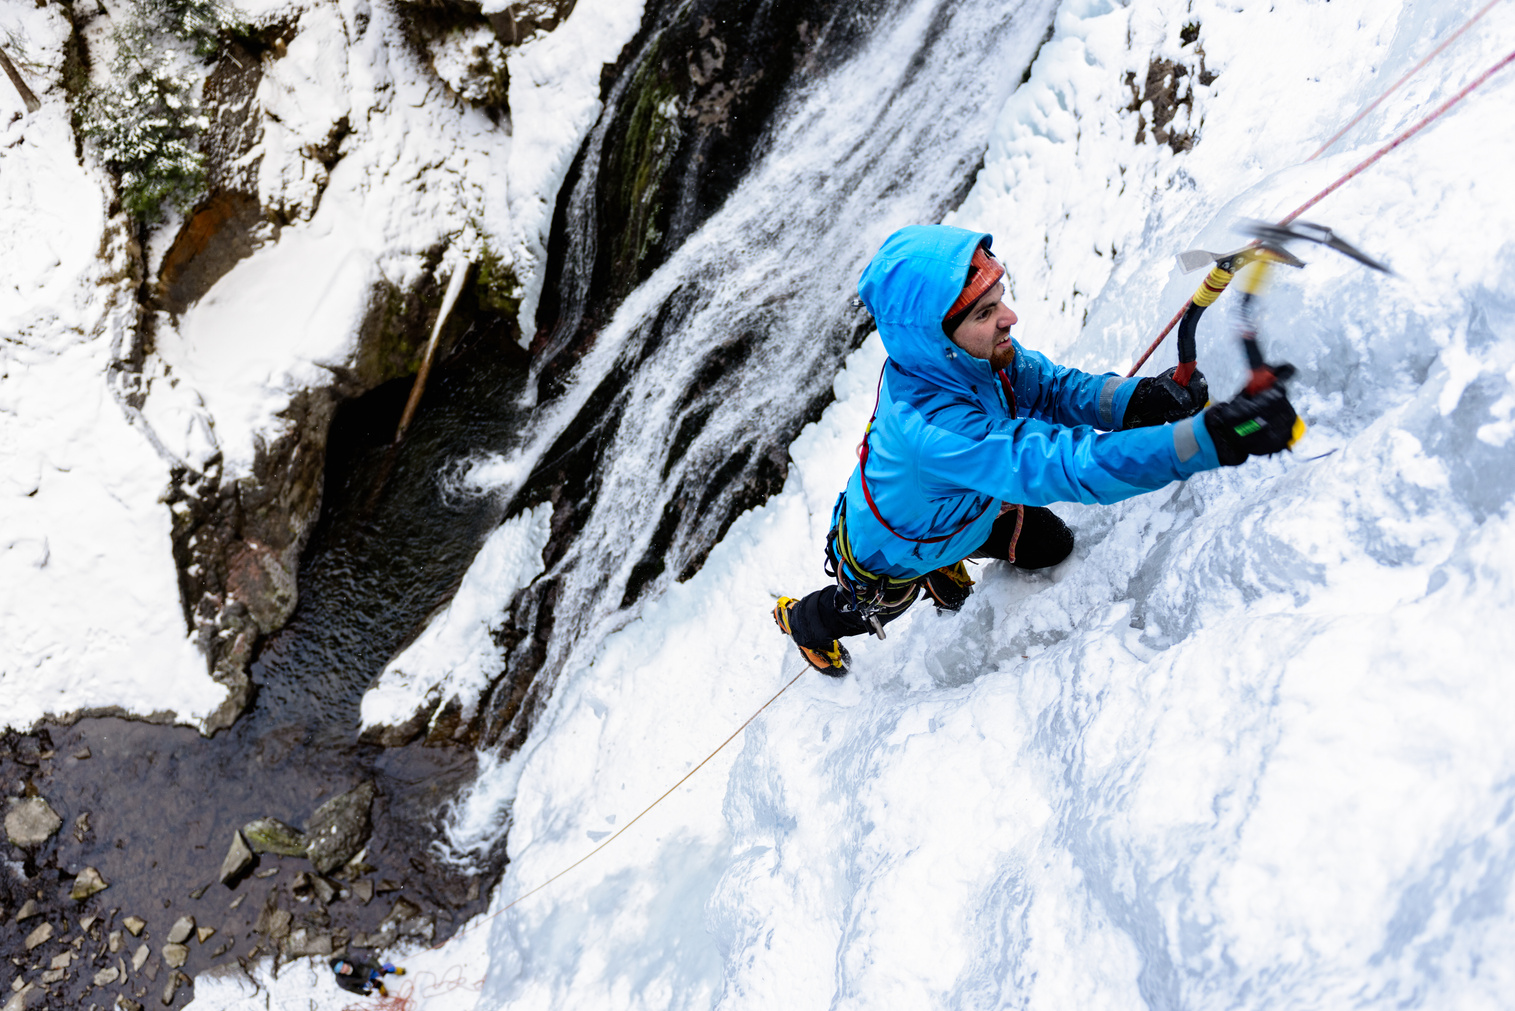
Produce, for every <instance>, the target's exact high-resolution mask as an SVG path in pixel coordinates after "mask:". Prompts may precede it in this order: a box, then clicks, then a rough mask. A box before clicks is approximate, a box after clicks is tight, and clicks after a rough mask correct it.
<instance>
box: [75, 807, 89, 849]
mask: <svg viewBox="0 0 1515 1011" xmlns="http://www.w3.org/2000/svg"><path fill="white" fill-rule="evenodd" d="M88 835H89V812H88V811H85V812H84V813H83V814H81V815H80V816H79V817H77V818H75V819H74V841H75V842H81V843H82V842H83V841H84V840H85V838H86V837H88Z"/></svg>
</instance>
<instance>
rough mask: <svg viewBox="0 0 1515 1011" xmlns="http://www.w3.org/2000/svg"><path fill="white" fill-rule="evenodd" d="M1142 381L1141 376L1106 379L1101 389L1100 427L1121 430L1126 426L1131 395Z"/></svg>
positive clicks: (1112, 430)
mask: <svg viewBox="0 0 1515 1011" xmlns="http://www.w3.org/2000/svg"><path fill="white" fill-rule="evenodd" d="M1139 382H1141V377H1139V376H1138V377H1136V378H1134V379H1122V378H1120V377H1119V376H1111V377H1110V378H1109V379H1106V380H1105V382H1104V384H1103V385H1102V386H1101V387H1100V391H1099V423H1100V427H1101V428H1103V429H1105V430H1106V431H1109V432H1119V431H1122V430H1124V429H1125V427H1126V407H1127V406H1128V405H1129V404H1130V403H1131V395H1132V394H1133V393H1135V392H1136V384H1137V383H1139Z"/></svg>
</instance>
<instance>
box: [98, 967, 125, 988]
mask: <svg viewBox="0 0 1515 1011" xmlns="http://www.w3.org/2000/svg"><path fill="white" fill-rule="evenodd" d="M120 975H121V974H120V972H119V971H118V970H117V969H116V967H115V966H113V965H108V966H106V967H105V968H104V969H101V970H100V971H99V972H97V973H95V986H110V985H111V984H112V983H114V982H115V981H116V980H117V978H119V977H120Z"/></svg>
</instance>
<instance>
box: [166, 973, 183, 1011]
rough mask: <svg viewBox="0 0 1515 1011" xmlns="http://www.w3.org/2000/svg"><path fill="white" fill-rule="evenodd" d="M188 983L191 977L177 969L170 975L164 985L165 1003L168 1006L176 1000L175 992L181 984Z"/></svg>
mask: <svg viewBox="0 0 1515 1011" xmlns="http://www.w3.org/2000/svg"><path fill="white" fill-rule="evenodd" d="M181 982H183V983H188V982H189V977H188V976H186V975H184V973H182V972H180V971H179V970H177V969H175V970H174V971H173V973H172V974H171V975H170V976H169V977H168V982H167V983H165V984H164V986H163V1005H164V1006H165V1007H167V1006H168V1005H170V1004H172V1003H173V1002H174V994H175V993H177V992H178V990H179V984H180V983H181Z"/></svg>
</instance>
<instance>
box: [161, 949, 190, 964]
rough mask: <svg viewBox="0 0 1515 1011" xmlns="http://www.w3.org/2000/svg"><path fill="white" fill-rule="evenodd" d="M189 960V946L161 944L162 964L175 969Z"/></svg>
mask: <svg viewBox="0 0 1515 1011" xmlns="http://www.w3.org/2000/svg"><path fill="white" fill-rule="evenodd" d="M188 961H189V948H188V947H186V946H185V945H182V944H165V945H164V946H163V964H164V965H166V966H168V967H169V968H170V969H177V968H179V967H180V966H182V965H183V964H184V963H185V962H188Z"/></svg>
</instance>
